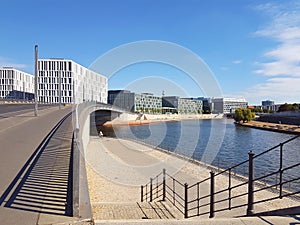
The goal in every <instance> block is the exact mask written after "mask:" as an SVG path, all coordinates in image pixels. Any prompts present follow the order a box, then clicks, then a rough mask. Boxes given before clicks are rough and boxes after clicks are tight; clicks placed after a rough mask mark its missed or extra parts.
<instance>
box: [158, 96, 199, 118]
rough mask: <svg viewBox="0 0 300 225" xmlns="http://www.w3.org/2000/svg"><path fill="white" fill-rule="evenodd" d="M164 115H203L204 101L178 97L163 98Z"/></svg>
mask: <svg viewBox="0 0 300 225" xmlns="http://www.w3.org/2000/svg"><path fill="white" fill-rule="evenodd" d="M162 109H163V113H179V114H202V110H203V103H202V100H199V99H196V98H180V97H178V96H164V97H162Z"/></svg>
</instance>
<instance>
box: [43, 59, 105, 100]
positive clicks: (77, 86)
mask: <svg viewBox="0 0 300 225" xmlns="http://www.w3.org/2000/svg"><path fill="white" fill-rule="evenodd" d="M107 87H108V85H107V77H105V76H103V75H100V74H98V73H96V72H93V71H91V70H89V69H87V68H85V67H83V66H81V65H79V64H78V63H76V62H74V61H72V60H67V59H40V60H38V100H39V101H40V102H47V103H59V102H60V99H61V103H67V104H68V103H72V104H78V103H82V102H84V101H97V102H102V103H107Z"/></svg>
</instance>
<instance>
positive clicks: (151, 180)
mask: <svg viewBox="0 0 300 225" xmlns="http://www.w3.org/2000/svg"><path fill="white" fill-rule="evenodd" d="M152 182H153V179H152V178H150V202H152Z"/></svg>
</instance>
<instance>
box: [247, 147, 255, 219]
mask: <svg viewBox="0 0 300 225" xmlns="http://www.w3.org/2000/svg"><path fill="white" fill-rule="evenodd" d="M248 155H249V175H248V208H247V216H251V215H253V213H254V212H253V200H254V199H253V190H254V183H253V179H254V166H253V157H254V155H255V154H254V153H253V152H252V151H250V152H249V153H248Z"/></svg>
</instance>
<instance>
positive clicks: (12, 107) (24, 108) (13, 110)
mask: <svg viewBox="0 0 300 225" xmlns="http://www.w3.org/2000/svg"><path fill="white" fill-rule="evenodd" d="M49 107H58V106H57V105H53V104H39V105H38V108H39V109H45V108H49ZM31 110H32V112H33V110H34V104H0V116H11V115H19V114H22V113H24V112H30V111H31Z"/></svg>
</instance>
